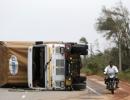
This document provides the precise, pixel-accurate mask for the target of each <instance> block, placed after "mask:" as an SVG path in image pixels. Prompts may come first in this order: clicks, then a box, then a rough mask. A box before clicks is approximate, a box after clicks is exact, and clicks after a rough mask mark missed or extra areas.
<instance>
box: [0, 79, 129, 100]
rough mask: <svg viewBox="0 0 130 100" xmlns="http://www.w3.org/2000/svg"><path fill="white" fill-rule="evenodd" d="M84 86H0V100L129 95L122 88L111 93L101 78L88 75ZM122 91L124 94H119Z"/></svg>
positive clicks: (113, 99) (107, 99)
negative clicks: (66, 88) (46, 88)
mask: <svg viewBox="0 0 130 100" xmlns="http://www.w3.org/2000/svg"><path fill="white" fill-rule="evenodd" d="M86 87H87V89H85V90H82V91H40V90H26V89H20V88H17V89H11V88H0V100H119V99H120V98H124V97H126V96H128V95H129V93H128V92H124V91H123V90H122V89H119V90H116V91H115V94H114V95H112V94H111V92H110V91H108V90H106V89H105V85H104V82H103V79H97V78H95V77H88V80H87V86H86ZM127 88H128V87H127ZM122 93H123V94H124V95H120V94H122ZM119 97H120V98H119ZM120 100H130V99H120Z"/></svg>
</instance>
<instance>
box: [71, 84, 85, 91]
mask: <svg viewBox="0 0 130 100" xmlns="http://www.w3.org/2000/svg"><path fill="white" fill-rule="evenodd" d="M73 89H74V90H83V89H86V84H84V83H78V84H73Z"/></svg>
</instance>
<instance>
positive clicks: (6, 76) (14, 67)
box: [0, 42, 88, 90]
mask: <svg viewBox="0 0 130 100" xmlns="http://www.w3.org/2000/svg"><path fill="white" fill-rule="evenodd" d="M87 50H88V46H87V45H84V44H77V43H70V42H66V43H63V42H0V56H1V57H0V61H1V62H0V73H1V75H0V86H1V87H2V86H8V85H10V86H28V87H29V88H32V89H37V88H43V89H48V90H80V89H85V88H86V77H85V76H80V69H81V67H82V63H81V57H80V56H81V55H87Z"/></svg>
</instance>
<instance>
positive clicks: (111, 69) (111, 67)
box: [104, 61, 119, 88]
mask: <svg viewBox="0 0 130 100" xmlns="http://www.w3.org/2000/svg"><path fill="white" fill-rule="evenodd" d="M118 72H119V71H118V69H117V67H116V66H114V65H113V62H112V61H110V62H109V65H108V66H106V68H105V70H104V74H105V75H106V77H105V79H104V80H105V84H106V85H107V87H106V88H108V82H109V76H108V75H109V74H110V73H111V74H113V75H114V77H115V80H116V88H118V83H119V79H118V77H117V73H118Z"/></svg>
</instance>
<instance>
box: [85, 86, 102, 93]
mask: <svg viewBox="0 0 130 100" xmlns="http://www.w3.org/2000/svg"><path fill="white" fill-rule="evenodd" d="M87 88H88V89H89V90H90V91H92V92H94V93H95V94H97V95H101V94H100V93H99V92H97V91H96V90H94V89H92V88H90V87H89V86H87Z"/></svg>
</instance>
